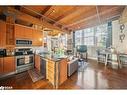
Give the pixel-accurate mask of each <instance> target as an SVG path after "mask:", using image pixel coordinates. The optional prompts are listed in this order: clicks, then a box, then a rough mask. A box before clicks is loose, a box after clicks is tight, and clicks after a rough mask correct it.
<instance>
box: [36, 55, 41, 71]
mask: <svg viewBox="0 0 127 95" xmlns="http://www.w3.org/2000/svg"><path fill="white" fill-rule="evenodd" d="M40 61H41V60H40V56H39V55H35V68H36V69H37V70H38V71H40Z"/></svg>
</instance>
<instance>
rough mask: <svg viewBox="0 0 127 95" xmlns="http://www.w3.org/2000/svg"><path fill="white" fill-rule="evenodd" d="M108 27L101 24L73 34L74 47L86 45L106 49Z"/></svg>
mask: <svg viewBox="0 0 127 95" xmlns="http://www.w3.org/2000/svg"><path fill="white" fill-rule="evenodd" d="M107 30H108V25H107V23H106V24H102V25H99V26H95V27H91V28H87V29H83V30H78V31H76V32H75V45H82V44H83V45H88V46H94V45H95V46H99V47H106V39H107Z"/></svg>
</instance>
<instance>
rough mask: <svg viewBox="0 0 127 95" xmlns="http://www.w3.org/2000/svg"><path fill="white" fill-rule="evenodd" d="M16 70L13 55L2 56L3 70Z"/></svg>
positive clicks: (5, 71) (7, 71)
mask: <svg viewBox="0 0 127 95" xmlns="http://www.w3.org/2000/svg"><path fill="white" fill-rule="evenodd" d="M15 70H16V64H15V57H4V65H3V72H4V73H10V72H14V71H15Z"/></svg>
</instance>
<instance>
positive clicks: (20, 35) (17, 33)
mask: <svg viewBox="0 0 127 95" xmlns="http://www.w3.org/2000/svg"><path fill="white" fill-rule="evenodd" d="M15 38H16V39H21V38H24V27H21V26H20V25H15Z"/></svg>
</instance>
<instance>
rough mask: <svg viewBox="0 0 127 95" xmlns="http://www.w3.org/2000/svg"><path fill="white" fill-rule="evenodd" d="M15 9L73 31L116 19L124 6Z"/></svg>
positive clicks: (17, 7) (22, 7) (16, 7)
mask: <svg viewBox="0 0 127 95" xmlns="http://www.w3.org/2000/svg"><path fill="white" fill-rule="evenodd" d="M14 8H15V9H17V10H19V11H20V12H23V13H25V14H28V15H30V16H32V17H35V18H37V19H42V20H45V21H46V22H48V23H50V24H51V25H52V26H57V27H59V28H61V29H65V30H67V31H75V30H79V29H83V28H87V27H91V26H95V25H98V24H100V23H104V22H106V21H109V20H113V19H118V18H119V17H120V15H121V13H122V11H123V10H124V8H125V6H102V5H101V6H86V5H84V6H55V5H53V6H44V5H41V6H15V7H14Z"/></svg>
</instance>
